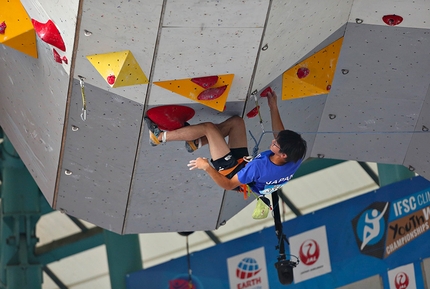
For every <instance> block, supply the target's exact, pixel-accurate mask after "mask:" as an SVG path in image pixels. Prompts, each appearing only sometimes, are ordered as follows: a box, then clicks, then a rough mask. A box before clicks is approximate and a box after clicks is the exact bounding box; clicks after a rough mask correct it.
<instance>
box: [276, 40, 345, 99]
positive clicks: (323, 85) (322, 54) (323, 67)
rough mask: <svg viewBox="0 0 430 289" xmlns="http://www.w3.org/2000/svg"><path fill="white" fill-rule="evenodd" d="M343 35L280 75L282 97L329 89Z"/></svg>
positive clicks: (309, 93) (323, 92)
mask: <svg viewBox="0 0 430 289" xmlns="http://www.w3.org/2000/svg"><path fill="white" fill-rule="evenodd" d="M342 41H343V37H342V38H340V39H338V40H336V41H335V42H333V43H332V44H330V45H329V46H327V47H325V48H323V49H321V50H320V51H318V52H317V53H315V54H314V55H312V56H311V57H309V58H307V59H305V60H304V61H302V62H300V63H299V64H297V65H296V66H294V67H292V68H290V69H288V70H287V71H285V72H284V74H283V75H282V99H283V100H287V99H294V98H301V97H306V96H313V95H319V94H326V93H328V92H329V91H330V89H331V84H332V82H333V77H334V72H335V70H336V64H337V59H338V58H339V53H340V49H341V47H342Z"/></svg>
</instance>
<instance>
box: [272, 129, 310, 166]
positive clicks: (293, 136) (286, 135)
mask: <svg viewBox="0 0 430 289" xmlns="http://www.w3.org/2000/svg"><path fill="white" fill-rule="evenodd" d="M276 142H277V143H278V144H279V146H280V147H281V148H280V150H279V152H281V153H284V154H286V155H287V162H294V163H295V162H297V161H299V160H301V159H303V158H304V157H305V155H306V149H307V144H306V141H305V140H304V139H303V138H302V136H301V135H299V134H298V133H296V132H294V131H292V130H288V129H287V130H283V131H281V132H279V134H278V137H277V138H276Z"/></svg>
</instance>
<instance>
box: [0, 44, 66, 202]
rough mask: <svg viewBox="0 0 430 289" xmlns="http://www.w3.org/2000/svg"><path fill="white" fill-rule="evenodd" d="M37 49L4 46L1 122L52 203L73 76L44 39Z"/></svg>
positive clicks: (0, 58) (1, 53)
mask: <svg viewBox="0 0 430 289" xmlns="http://www.w3.org/2000/svg"><path fill="white" fill-rule="evenodd" d="M38 54H39V58H38V59H34V58H32V57H29V56H27V55H25V54H23V53H21V52H18V51H16V50H13V49H11V48H8V47H7V46H4V45H2V46H1V47H0V75H1V77H0V87H1V89H0V103H1V105H0V125H1V127H2V128H3V130H4V131H5V133H6V135H7V136H8V138H9V139H10V140H11V142H12V144H13V146H14V147H15V149H16V151H17V152H18V153H19V155H20V157H21V159H22V160H23V162H24V163H25V164H26V166H27V168H28V170H29V171H30V173H31V175H32V176H33V178H34V180H35V181H36V183H37V185H38V186H39V188H40V190H41V191H42V192H43V194H44V196H45V198H46V199H47V201H48V202H49V203H50V204H52V202H53V198H54V188H55V179H56V175H57V169H58V161H59V157H60V147H61V137H62V134H63V123H64V113H65V106H66V96H67V88H68V81H69V76H68V75H67V73H66V72H65V71H64V69H63V67H62V66H61V65H60V64H58V63H56V62H55V61H54V59H53V58H52V48H51V47H49V46H48V45H47V44H45V43H44V42H38Z"/></svg>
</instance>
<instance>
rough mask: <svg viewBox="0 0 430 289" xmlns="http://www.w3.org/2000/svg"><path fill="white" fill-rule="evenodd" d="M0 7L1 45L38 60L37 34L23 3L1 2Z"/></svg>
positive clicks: (4, 0)
mask: <svg viewBox="0 0 430 289" xmlns="http://www.w3.org/2000/svg"><path fill="white" fill-rule="evenodd" d="M0 7H1V9H0V25H2V27H3V28H1V33H0V43H2V44H4V45H6V46H9V47H10V48H13V49H16V50H18V51H20V52H22V53H25V54H27V55H29V56H31V57H34V58H37V45H36V33H35V31H34V28H33V24H32V23H31V19H30V17H29V16H28V14H27V11H25V9H24V7H23V6H22V4H21V2H20V1H19V0H0ZM3 23H4V24H3Z"/></svg>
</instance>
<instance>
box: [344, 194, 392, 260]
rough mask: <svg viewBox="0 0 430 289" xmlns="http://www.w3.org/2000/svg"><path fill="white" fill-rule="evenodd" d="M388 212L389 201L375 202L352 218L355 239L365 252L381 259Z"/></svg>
mask: <svg viewBox="0 0 430 289" xmlns="http://www.w3.org/2000/svg"><path fill="white" fill-rule="evenodd" d="M388 213H389V203H388V202H387V203H385V202H375V203H373V204H371V205H370V206H368V207H367V208H366V209H364V210H363V211H362V212H361V213H360V214H359V215H358V216H357V217H355V218H354V219H353V220H352V224H353V227H354V228H355V230H354V233H355V239H356V241H357V245H358V247H359V249H360V251H361V252H362V253H363V254H365V255H370V256H373V257H377V258H381V259H382V257H383V256H384V244H385V242H384V241H385V238H384V237H385V234H386V228H387V221H388Z"/></svg>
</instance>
